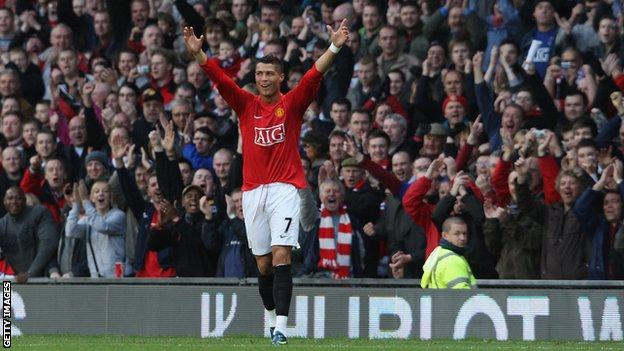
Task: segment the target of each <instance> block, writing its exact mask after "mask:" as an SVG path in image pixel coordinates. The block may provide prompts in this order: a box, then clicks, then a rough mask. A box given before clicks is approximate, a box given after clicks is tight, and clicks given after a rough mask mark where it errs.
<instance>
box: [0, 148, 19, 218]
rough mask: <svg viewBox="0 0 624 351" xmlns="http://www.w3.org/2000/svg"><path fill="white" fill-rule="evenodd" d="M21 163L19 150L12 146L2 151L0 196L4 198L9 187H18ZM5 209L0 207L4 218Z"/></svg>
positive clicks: (0, 213)
mask: <svg viewBox="0 0 624 351" xmlns="http://www.w3.org/2000/svg"><path fill="white" fill-rule="evenodd" d="M23 169H24V167H23V163H22V159H21V157H20V153H19V150H18V149H17V148H15V147H13V146H9V147H7V148H5V149H4V150H2V172H0V194H1V195H2V197H3V198H4V194H5V193H6V191H7V190H8V189H9V188H11V187H16V186H19V183H20V181H21V180H22V175H23V174H24V173H23ZM5 213H6V209H5V208H4V204H2V206H0V215H2V216H4V215H5Z"/></svg>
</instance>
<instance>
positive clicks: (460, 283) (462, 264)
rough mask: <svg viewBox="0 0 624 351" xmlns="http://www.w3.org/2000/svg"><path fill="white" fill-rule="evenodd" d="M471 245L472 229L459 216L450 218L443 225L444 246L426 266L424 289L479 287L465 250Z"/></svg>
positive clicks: (431, 257) (432, 254)
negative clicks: (465, 255) (469, 239)
mask: <svg viewBox="0 0 624 351" xmlns="http://www.w3.org/2000/svg"><path fill="white" fill-rule="evenodd" d="M467 243H468V226H467V225H466V222H464V220H463V219H461V218H459V217H450V218H448V219H447V220H446V221H444V224H442V239H441V240H440V246H438V247H436V248H435V250H433V252H432V253H431V255H429V258H427V261H426V262H425V265H424V266H423V276H422V279H421V280H420V286H421V287H422V288H423V289H425V288H429V289H470V288H476V287H477V281H476V279H475V277H474V275H472V271H471V270H470V266H469V265H468V261H466V259H465V258H464V256H462V255H463V253H464V248H465V246H466V244H467Z"/></svg>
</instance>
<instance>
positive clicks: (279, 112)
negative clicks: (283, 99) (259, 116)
mask: <svg viewBox="0 0 624 351" xmlns="http://www.w3.org/2000/svg"><path fill="white" fill-rule="evenodd" d="M275 115H276V116H277V117H284V109H283V108H281V107H278V108H277V110H275Z"/></svg>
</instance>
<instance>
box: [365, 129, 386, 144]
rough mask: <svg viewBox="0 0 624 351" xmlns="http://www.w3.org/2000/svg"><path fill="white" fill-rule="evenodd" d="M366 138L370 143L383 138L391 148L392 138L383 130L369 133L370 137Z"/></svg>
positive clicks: (374, 130)
mask: <svg viewBox="0 0 624 351" xmlns="http://www.w3.org/2000/svg"><path fill="white" fill-rule="evenodd" d="M366 138H367V139H368V140H369V141H370V140H373V139H377V138H383V139H385V140H386V144H387V145H388V146H390V137H389V136H388V134H387V133H386V132H384V131H383V130H381V129H373V130H372V131H371V132H370V133H368V135H367V136H366Z"/></svg>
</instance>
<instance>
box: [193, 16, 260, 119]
mask: <svg viewBox="0 0 624 351" xmlns="http://www.w3.org/2000/svg"><path fill="white" fill-rule="evenodd" d="M203 40H204V36H203V35H201V36H200V37H199V38H198V37H196V36H195V32H194V31H193V28H192V27H184V43H185V44H186V50H187V51H188V52H189V53H190V54H191V55H192V56H193V57H194V58H195V60H196V61H197V62H198V63H199V64H200V65H201V67H202V69H203V70H204V73H206V75H207V76H208V78H210V80H211V81H213V82H214V83H215V84H216V85H217V89H218V90H219V93H220V94H221V96H223V99H225V101H226V102H227V103H228V104H229V105H230V106H231V107H232V108H233V109H234V111H236V113H237V114H238V116H239V117H242V111H243V110H244V107H245V103H246V101H249V100H250V99H253V98H254V95H253V94H251V93H250V92H248V91H246V90H243V89H241V88H240V87H239V86H238V85H237V84H236V82H234V81H233V80H232V78H230V77H229V76H228V75H227V74H225V72H223V70H221V68H220V67H219V65H218V64H217V63H216V62H215V60H208V57H207V56H206V53H205V52H204V51H203V50H202V42H203Z"/></svg>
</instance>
